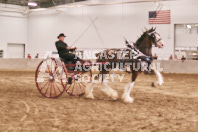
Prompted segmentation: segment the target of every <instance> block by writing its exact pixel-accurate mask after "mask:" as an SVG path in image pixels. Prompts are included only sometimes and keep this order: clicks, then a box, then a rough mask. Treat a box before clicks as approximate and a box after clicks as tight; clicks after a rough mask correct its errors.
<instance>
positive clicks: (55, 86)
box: [35, 58, 67, 98]
mask: <svg viewBox="0 0 198 132" xmlns="http://www.w3.org/2000/svg"><path fill="white" fill-rule="evenodd" d="M35 82H36V86H37V88H38V90H39V92H40V93H41V94H42V95H43V96H45V97H47V98H57V97H59V96H60V95H61V94H63V92H64V91H65V87H66V85H67V71H66V69H65V67H64V65H63V64H62V62H61V61H59V60H57V59H55V58H50V59H45V60H43V61H41V62H40V64H39V65H38V67H37V70H36V74H35Z"/></svg>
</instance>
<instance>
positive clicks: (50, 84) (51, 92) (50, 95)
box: [50, 84, 52, 97]
mask: <svg viewBox="0 0 198 132" xmlns="http://www.w3.org/2000/svg"><path fill="white" fill-rule="evenodd" d="M51 96H52V84H50V97H51Z"/></svg>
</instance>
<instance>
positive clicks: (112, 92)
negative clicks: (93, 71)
mask: <svg viewBox="0 0 198 132" xmlns="http://www.w3.org/2000/svg"><path fill="white" fill-rule="evenodd" d="M106 75H107V74H103V82H102V84H103V88H102V89H101V90H102V91H103V92H104V93H105V94H106V95H107V96H108V97H110V98H111V99H112V100H116V99H117V98H118V93H117V92H116V91H115V90H113V89H112V88H111V87H109V86H108V85H107V81H106Z"/></svg>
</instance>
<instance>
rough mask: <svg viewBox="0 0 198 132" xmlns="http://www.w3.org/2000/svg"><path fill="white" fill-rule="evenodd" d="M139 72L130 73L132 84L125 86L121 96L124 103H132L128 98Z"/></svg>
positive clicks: (130, 98) (131, 99)
mask: <svg viewBox="0 0 198 132" xmlns="http://www.w3.org/2000/svg"><path fill="white" fill-rule="evenodd" d="M139 73H140V72H139V71H132V82H130V83H128V84H126V85H125V89H124V93H123V94H122V100H123V101H124V102H125V103H133V98H132V97H131V96H130V93H131V90H132V89H133V86H134V84H135V80H136V78H137V76H138V74H139Z"/></svg>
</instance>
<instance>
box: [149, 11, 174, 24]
mask: <svg viewBox="0 0 198 132" xmlns="http://www.w3.org/2000/svg"><path fill="white" fill-rule="evenodd" d="M170 23H171V11H170V10H161V11H149V24H170Z"/></svg>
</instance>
